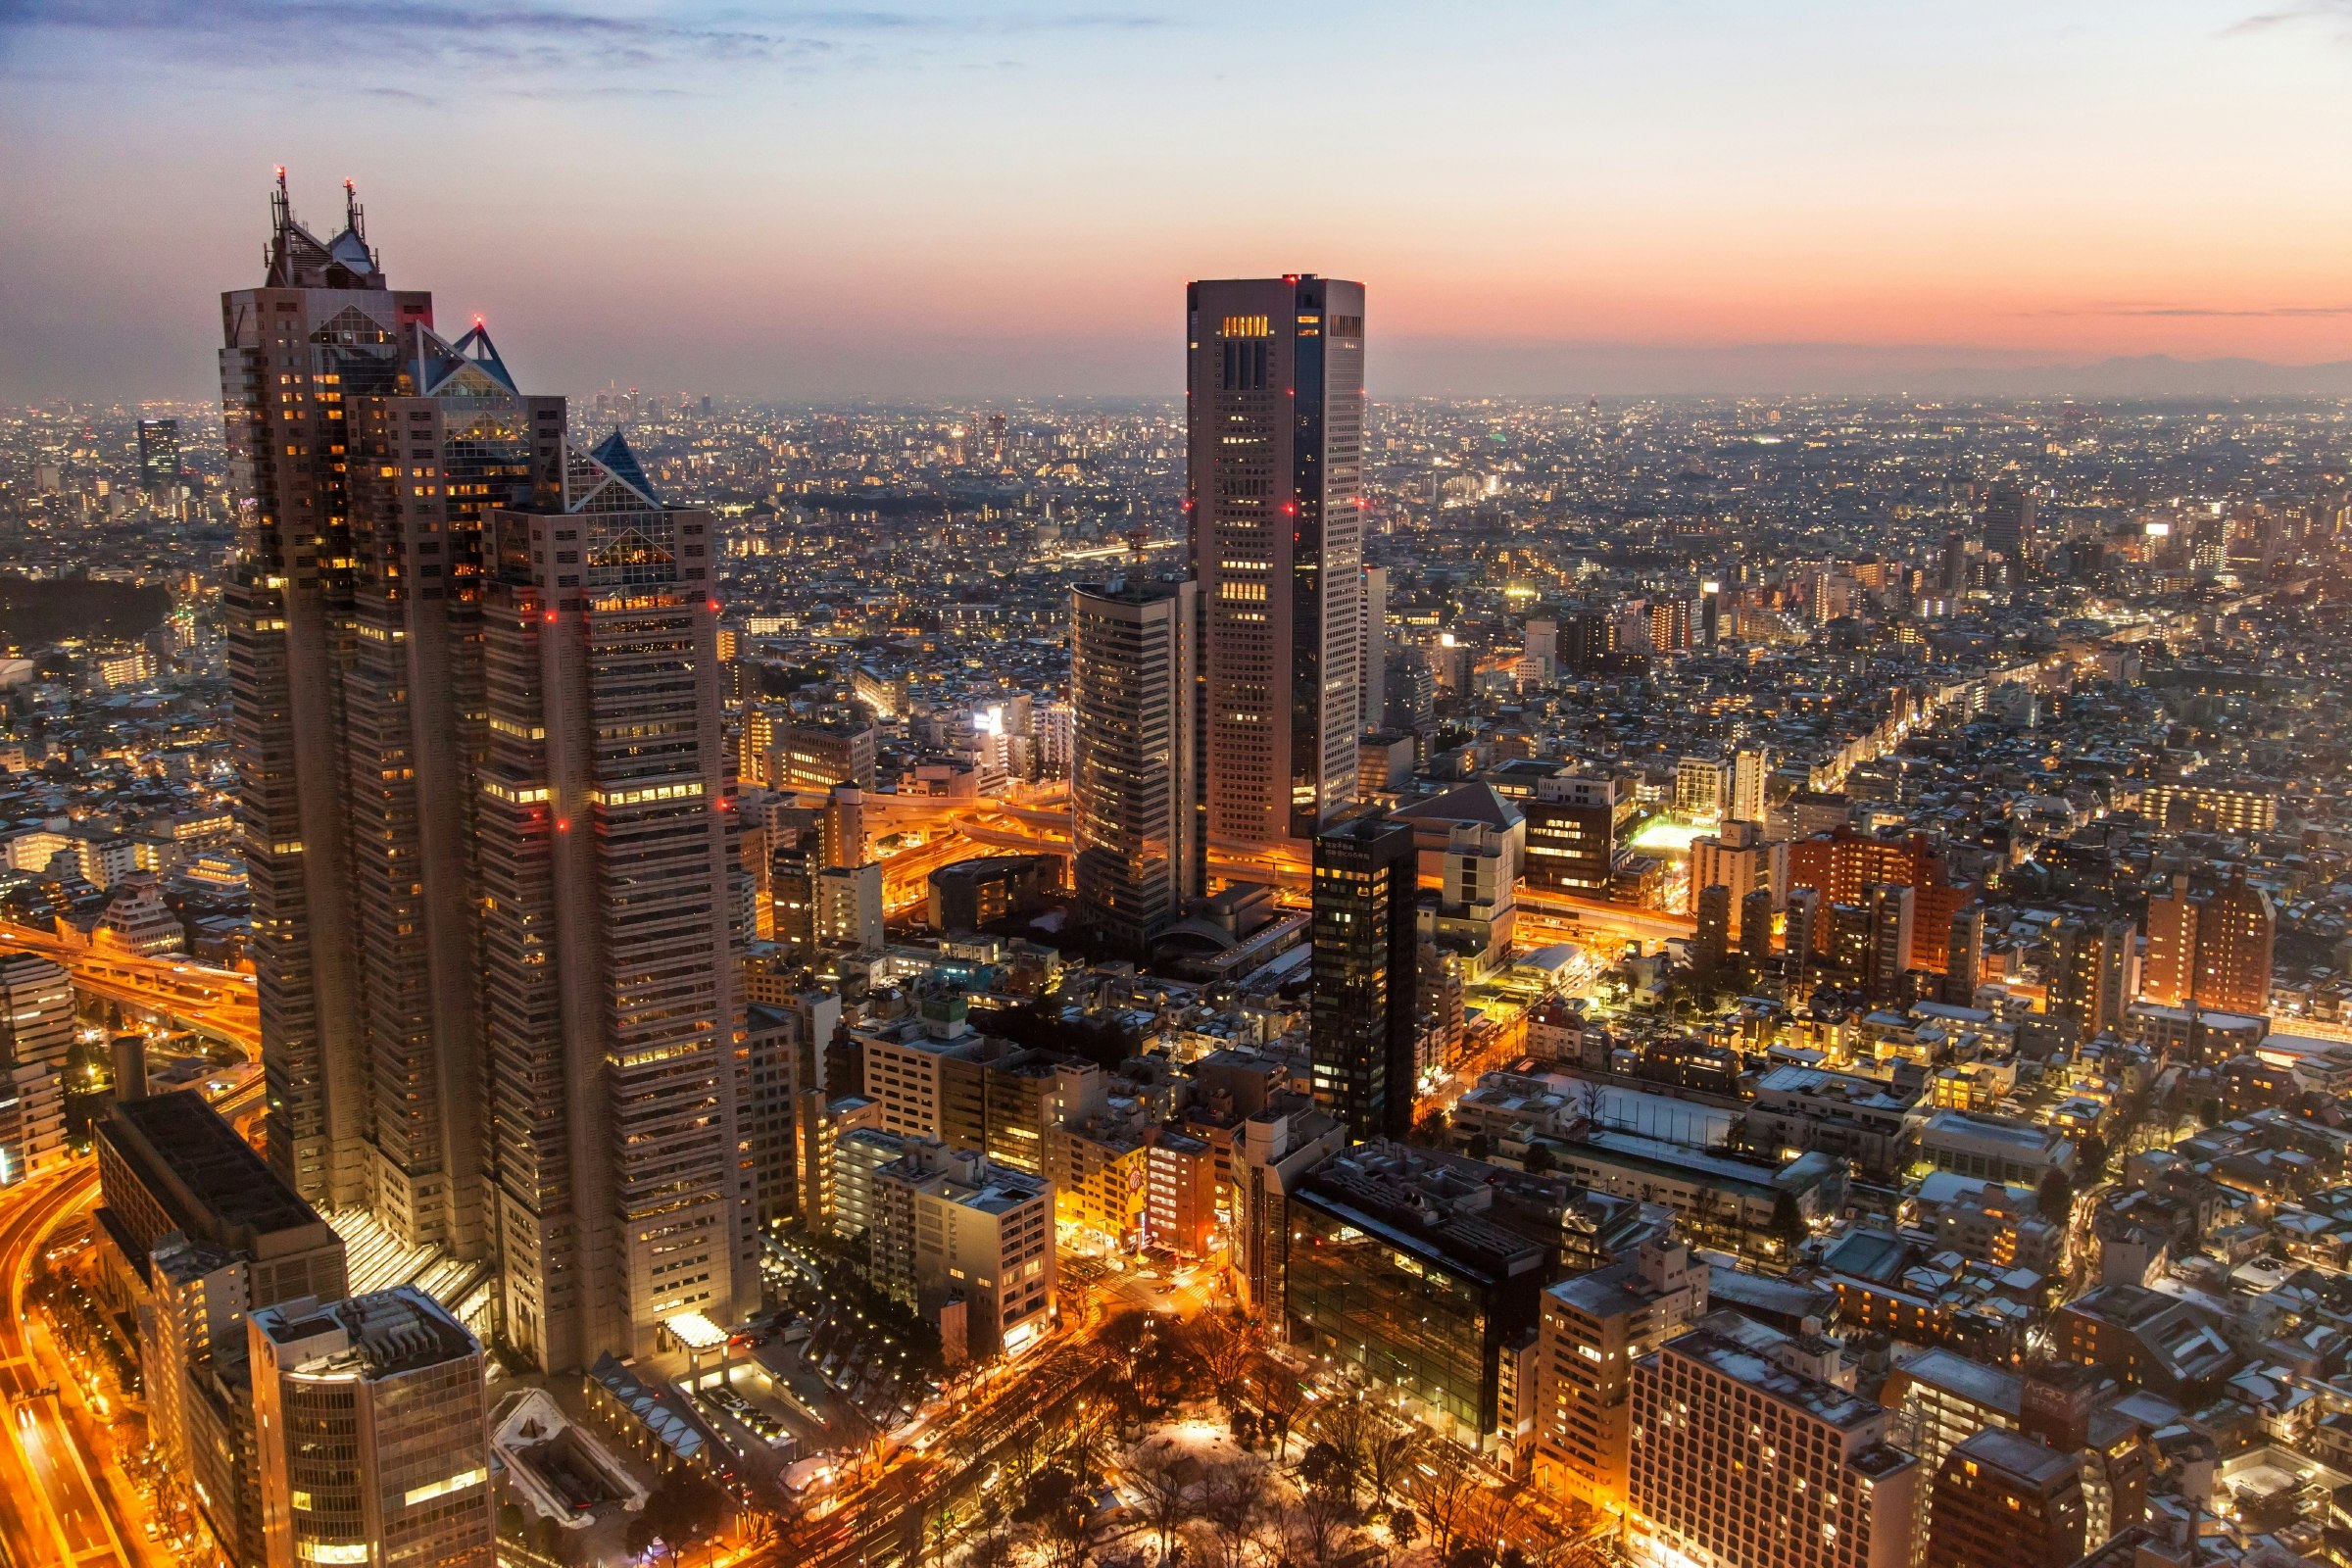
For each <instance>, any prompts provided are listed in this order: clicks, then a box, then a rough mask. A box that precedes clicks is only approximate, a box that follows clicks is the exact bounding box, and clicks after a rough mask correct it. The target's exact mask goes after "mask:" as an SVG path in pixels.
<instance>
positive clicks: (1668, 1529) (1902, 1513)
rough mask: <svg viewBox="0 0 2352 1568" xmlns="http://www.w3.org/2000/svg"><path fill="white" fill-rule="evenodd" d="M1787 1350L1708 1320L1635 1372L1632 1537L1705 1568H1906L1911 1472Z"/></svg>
mask: <svg viewBox="0 0 2352 1568" xmlns="http://www.w3.org/2000/svg"><path fill="white" fill-rule="evenodd" d="M1796 1348H1797V1347H1796V1346H1795V1344H1794V1342H1791V1341H1789V1338H1788V1337H1787V1336H1785V1335H1782V1334H1779V1333H1777V1332H1776V1331H1774V1330H1772V1329H1768V1328H1765V1327H1764V1326H1763V1325H1761V1324H1758V1323H1754V1322H1751V1321H1749V1320H1748V1319H1746V1318H1742V1317H1740V1315H1739V1314H1738V1313H1735V1312H1715V1313H1711V1314H1709V1315H1708V1316H1707V1317H1705V1318H1703V1319H1701V1320H1700V1323H1699V1325H1698V1327H1696V1328H1694V1329H1692V1330H1691V1332H1690V1333H1688V1334H1684V1335H1682V1336H1680V1337H1678V1338H1676V1339H1674V1340H1671V1341H1669V1342H1668V1343H1667V1344H1666V1345H1665V1346H1664V1348H1661V1349H1659V1350H1658V1351H1657V1352H1656V1353H1655V1354H1652V1355H1648V1356H1645V1357H1643V1358H1642V1360H1640V1361H1639V1362H1637V1363H1636V1364H1635V1368H1634V1388H1633V1405H1634V1416H1633V1439H1632V1461H1631V1466H1630V1481H1629V1487H1628V1492H1629V1495H1630V1496H1631V1498H1632V1505H1633V1514H1634V1517H1635V1521H1636V1525H1635V1528H1636V1529H1637V1530H1640V1531H1642V1532H1643V1533H1645V1534H1647V1535H1649V1536H1650V1537H1652V1538H1653V1539H1654V1540H1655V1542H1656V1543H1657V1544H1659V1545H1661V1546H1663V1547H1666V1548H1668V1549H1671V1550H1674V1551H1678V1552H1680V1553H1682V1554H1683V1555H1684V1556H1686V1557H1689V1558H1691V1560H1692V1561H1694V1562H1697V1563H1699V1564H1702V1565H1704V1568H1749V1565H1752V1564H1758V1563H1772V1564H1775V1565H1781V1568H1909V1565H1910V1560H1911V1547H1912V1534H1911V1531H1912V1524H1913V1520H1914V1516H1915V1510H1916V1493H1917V1489H1918V1486H1919V1465H1918V1461H1917V1460H1916V1459H1914V1458H1913V1457H1912V1455H1910V1454H1908V1453H1905V1452H1904V1451H1903V1450H1902V1449H1900V1448H1896V1447H1894V1446H1891V1445H1889V1444H1888V1443H1887V1441H1886V1437H1887V1424H1888V1421H1889V1415H1888V1412H1887V1410H1886V1409H1885V1408H1884V1407H1882V1406H1880V1405H1877V1404H1874V1403H1872V1402H1871V1401H1870V1400H1868V1399H1865V1398H1862V1397H1858V1396H1856V1395H1853V1394H1850V1393H1848V1392H1846V1391H1845V1390H1843V1389H1841V1388H1838V1386H1837V1385H1835V1384H1833V1383H1829V1382H1825V1381H1823V1380H1822V1379H1821V1378H1819V1377H1816V1376H1812V1375H1809V1374H1808V1373H1807V1372H1805V1371H1802V1370H1792V1369H1791V1367H1790V1365H1789V1363H1790V1361H1791V1360H1793V1359H1794V1358H1795V1356H1794V1354H1793V1352H1794V1351H1795V1350H1796Z"/></svg>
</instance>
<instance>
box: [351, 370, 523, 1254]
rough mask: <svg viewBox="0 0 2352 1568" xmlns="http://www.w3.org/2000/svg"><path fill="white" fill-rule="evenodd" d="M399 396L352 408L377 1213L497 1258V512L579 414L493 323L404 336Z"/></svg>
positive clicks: (354, 850)
mask: <svg viewBox="0 0 2352 1568" xmlns="http://www.w3.org/2000/svg"><path fill="white" fill-rule="evenodd" d="M397 347H398V350H399V356H400V358H399V362H398V364H399V372H400V378H399V381H398V384H397V387H396V389H395V390H394V391H393V392H392V393H390V394H387V395H382V396H370V397H361V398H354V399H352V400H351V401H350V402H349V403H348V404H347V405H346V408H345V414H344V420H343V424H344V428H345V430H346V432H347V440H348V444H349V446H350V454H349V460H350V465H351V469H352V478H351V486H350V506H351V510H350V522H349V534H348V536H349V540H350V546H349V557H350V563H349V578H348V583H349V590H350V597H349V600H348V613H349V616H350V626H351V629H352V631H353V633H354V634H355V636H354V640H353V643H352V648H351V653H350V656H349V658H348V660H347V661H346V662H345V663H344V664H343V667H342V670H341V676H342V685H343V733H342V737H341V739H342V745H343V751H344V758H345V764H346V766H347V767H348V769H349V782H348V784H347V786H346V794H345V799H346V802H347V809H348V812H349V822H350V827H351V834H350V839H349V854H350V862H349V876H350V881H349V884H348V886H349V892H350V897H351V901H352V908H351V913H350V923H351V928H352V929H353V931H354V932H355V933H356V935H357V938H358V941H359V946H360V962H359V973H358V979H359V989H358V995H357V997H356V999H355V1000H356V1003H357V1010H358V1014H359V1025H360V1029H361V1036H362V1045H363V1047H364V1049H365V1050H366V1052H367V1057H368V1120H367V1124H366V1130H365V1133H364V1137H365V1140H366V1143H367V1146H368V1152H369V1155H370V1170H369V1172H368V1202H369V1204H370V1206H372V1207H373V1209H374V1211H375V1214H376V1217H377V1218H378V1219H380V1220H382V1221H383V1222H384V1224H385V1225H387V1226H388V1227H390V1228H391V1230H392V1231H393V1233H394V1234H395V1235H397V1236H399V1237H401V1238H402V1239H403V1240H405V1241H407V1242H408V1243H409V1244H410V1245H412V1246H417V1247H425V1246H442V1247H446V1248H449V1249H451V1250H454V1251H456V1252H458V1253H459V1254H460V1255H462V1256H467V1257H474V1256H479V1255H481V1254H482V1252H483V1251H484V1250H486V1249H487V1247H488V1245H489V1237H488V1234H487V1231H486V1229H485V1227H484V1215H485V1213H486V1211H487V1208H488V1205H487V1204H486V1203H485V1202H484V1194H483V1179H484V1161H485V1151H484V1148H483V1139H484V1136H485V1133H486V1130H487V1123H486V1119H485V1115H484V1107H483V1104H482V1091H481V1085H482V1061H481V1029H480V1023H479V1018H478V1014H477V1007H478V1004H479V1000H480V999H479V990H480V976H479V973H478V963H477V956H476V955H477V952H478V943H479V933H478V931H477V930H476V915H475V907H476V906H475V900H474V875H475V864H476V862H475V854H474V845H475V835H474V813H475V809H476V804H477V802H478V800H479V799H480V792H479V790H478V788H477V775H478V773H479V770H480V766H481V760H482V757H483V753H484V749H485V746H486V744H487V742H488V738H489V737H488V731H487V729H486V728H485V718H484V697H483V686H482V683H483V673H482V658H481V650H482V596H483V582H484V577H485V565H486V563H485V560H484V553H485V548H486V546H485V541H484V538H483V531H482V528H483V515H484V513H485V512H486V511H487V509H489V508H491V507H495V506H522V505H527V504H529V503H530V502H531V501H532V499H533V496H534V493H535V491H536V490H537V488H538V481H540V480H541V479H542V477H543V476H546V475H550V474H552V472H553V470H554V468H555V466H556V463H557V461H558V458H559V454H560V450H561V447H562V444H563V440H564V400H563V399H561V398H546V397H538V398H526V397H524V396H522V395H521V394H520V393H518V392H517V391H516V390H515V380H514V377H513V376H512V375H511V374H510V373H509V372H508V370H507V368H506V365H505V363H504V362H503V361H502V360H501V359H500V358H499V354H498V350H497V349H496V348H495V347H493V346H492V345H491V342H490V337H489V334H488V333H487V332H485V331H484V330H483V329H482V327H481V326H480V325H479V324H478V323H477V324H476V325H475V326H474V327H473V329H472V330H470V331H468V332H467V333H466V334H465V336H463V337H461V338H459V339H458V341H457V342H456V343H454V344H453V343H448V342H445V341H443V340H442V339H441V338H440V337H439V336H437V335H436V334H434V333H433V332H432V331H431V330H430V329H429V328H427V327H424V326H421V325H417V324H414V323H412V324H410V325H408V326H406V327H404V328H403V329H402V337H401V342H400V343H399V344H398V345H397Z"/></svg>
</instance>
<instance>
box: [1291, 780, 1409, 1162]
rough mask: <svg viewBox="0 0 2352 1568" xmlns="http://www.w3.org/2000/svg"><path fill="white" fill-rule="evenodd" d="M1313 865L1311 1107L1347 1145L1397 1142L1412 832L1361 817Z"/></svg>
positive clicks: (1323, 843) (1402, 1113)
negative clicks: (1341, 1130) (1336, 1121)
mask: <svg viewBox="0 0 2352 1568" xmlns="http://www.w3.org/2000/svg"><path fill="white" fill-rule="evenodd" d="M1314 861H1315V866H1314V913H1313V925H1312V938H1313V942H1314V1003H1313V1012H1312V1014H1311V1017H1310V1019H1309V1028H1308V1037H1307V1039H1308V1050H1309V1054H1310V1055H1311V1057H1312V1059H1313V1063H1314V1075H1315V1103H1317V1104H1319V1105H1321V1106H1322V1107H1323V1108H1324V1109H1326V1110H1328V1111H1330V1112H1331V1113H1332V1114H1333V1115H1335V1116H1338V1117H1339V1118H1340V1119H1341V1120H1343V1121H1345V1122H1347V1124H1348V1138H1349V1139H1350V1141H1353V1142H1359V1143H1360V1142H1361V1141H1363V1140H1364V1139H1367V1138H1402V1137H1404V1136H1405V1135H1406V1134H1407V1133H1409V1132H1411V1131H1412V1125H1413V1078H1414V1074H1413V1033H1414V1024H1415V1021H1416V1006H1415V1004H1416V1002H1417V1000H1418V999H1417V997H1416V994H1415V986H1416V984H1417V983H1418V968H1417V965H1416V962H1415V957H1416V955H1415V944H1414V931H1413V924H1414V915H1415V912H1416V908H1417V905H1418V900H1419V890H1420V868H1421V857H1420V851H1419V848H1418V847H1417V846H1416V844H1415V842H1414V838H1413V828H1412V824H1411V823H1409V822H1399V821H1395V820H1392V819H1391V818H1389V817H1386V816H1382V815H1364V816H1359V817H1355V818H1353V819H1352V820H1349V821H1347V822H1342V823H1339V824H1337V825H1335V826H1332V827H1328V828H1325V829H1324V830H1323V831H1322V832H1320V833H1318V834H1317V835H1316V836H1315V841H1314Z"/></svg>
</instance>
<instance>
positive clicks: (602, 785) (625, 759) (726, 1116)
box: [476, 431, 758, 1368]
mask: <svg viewBox="0 0 2352 1568" xmlns="http://www.w3.org/2000/svg"><path fill="white" fill-rule="evenodd" d="M558 474H559V481H560V482H559V486H558V489H557V494H556V496H555V498H554V501H553V504H552V505H550V506H548V507H547V508H545V509H544V510H537V511H531V512H515V511H508V510H505V509H496V510H493V511H492V512H491V513H490V515H489V516H488V517H487V519H486V520H485V528H486V531H487V534H488V541H487V544H486V547H485V552H484V554H485V560H486V563H487V564H488V565H489V570H490V587H489V592H488V600H487V605H486V608H485V612H484V614H483V628H482V642H483V657H484V662H485V665H486V671H487V680H486V682H485V692H486V697H487V708H488V721H487V728H488V732H489V751H488V755H487V757H486V759H485V761H484V764H483V777H482V781H481V788H480V802H479V805H478V806H477V808H476V817H477V822H478V830H479V846H478V852H477V853H478V854H479V857H480V863H481V892H482V911H483V912H482V915H481V922H482V968H483V974H482V996H483V1010H482V1024H483V1046H484V1054H485V1055H486V1057H487V1060H488V1080H489V1092H490V1151H491V1174H492V1180H493V1186H494V1193H493V1198H492V1202H493V1204H494V1206H495V1213H494V1215H493V1216H492V1221H491V1222H492V1223H493V1224H494V1225H495V1227H496V1231H497V1236H498V1245H499V1251H500V1257H501V1261H502V1263H503V1270H502V1274H503V1280H504V1313H503V1327H504V1330H505V1334H506V1337H507V1341H508V1343H509V1344H511V1345H512V1346H514V1347H515V1348H516V1349H517V1350H519V1351H521V1352H522V1353H524V1354H526V1355H528V1356H530V1357H531V1358H532V1359H533V1360H535V1361H537V1362H538V1363H539V1364H540V1365H542V1366H545V1367H549V1368H562V1367H576V1366H583V1365H585V1364H587V1363H588V1362H590V1361H593V1360H594V1359H595V1358H596V1356H597V1354H598V1353H599V1352H601V1351H605V1350H612V1351H614V1352H615V1353H618V1352H621V1351H627V1352H629V1353H634V1354H643V1353H646V1352H648V1351H650V1350H651V1349H652V1348H653V1347H654V1343H655V1335H656V1332H657V1330H658V1329H659V1327H660V1325H661V1324H662V1320H663V1319H665V1318H668V1317H671V1316H674V1315H677V1314H681V1313H687V1312H695V1311H702V1312H707V1313H708V1314H709V1315H710V1316H711V1317H714V1318H716V1319H718V1320H719V1321H722V1322H724V1321H731V1320H732V1319H733V1318H734V1316H735V1315H736V1314H738V1313H739V1312H741V1311H742V1310H744V1309H745V1308H746V1307H747V1306H748V1305H749V1304H750V1302H751V1301H752V1299H754V1297H753V1293H754V1292H755V1291H756V1289H757V1286H758V1279H757V1277H756V1273H755V1270H754V1268H753V1266H752V1264H751V1261H750V1259H749V1257H748V1256H747V1250H748V1248H749V1246H750V1233H751V1225H750V1215H749V1212H748V1209H749V1202H750V1194H749V1192H748V1189H747V1182H748V1177H747V1176H746V1173H745V1172H744V1171H743V1170H742V1169H741V1159H740V1155H739V1152H738V1144H739V1139H738V1116H737V1101H736V1071H735V1068H736V1040H737V1038H738V1035H739V1034H740V1032H741V1030H742V1028H743V1023H744V1017H743V1005H742V999H741V997H740V995H739V987H738V974H737V961H736V954H735V952H734V944H735V941H736V934H737V932H736V925H735V922H734V920H733V919H732V918H731V917H730V912H729V909H728V905H727V894H728V881H729V873H730V869H731V862H732V860H733V858H734V854H735V849H734V845H733V844H732V842H731V835H730V834H729V832H728V827H727V816H728V810H729V809H731V808H732V806H733V805H734V802H733V800H732V799H731V798H729V797H728V796H727V794H726V791H727V787H728V786H727V759H726V737H725V730H724V726H723V725H722V723H721V720H720V714H719V691H718V669H717V657H716V654H717V646H716V645H717V620H718V608H719V607H718V602H717V601H716V600H714V599H712V598H711V597H710V594H711V560H712V554H713V552H712V547H713V546H714V545H715V543H716V539H715V537H714V530H713V529H712V526H711V520H710V518H709V516H708V515H706V514H703V513H696V512H673V511H671V510H670V509H668V508H667V507H664V506H663V505H662V502H661V500H660V499H659V498H658V497H657V496H656V495H655V493H654V489H653V486H652V484H651V483H650V482H649V481H648V480H647V478H646V476H645V473H644V471H643V470H642V469H641V468H640V467H639V466H638V465H637V460H636V458H635V457H634V456H633V455H632V454H631V453H630V451H629V449H628V446H627V444H626V443H625V442H623V441H622V440H621V438H620V435H619V433H618V432H617V431H615V432H614V433H613V435H612V436H610V437H608V438H607V439H606V440H605V441H604V442H603V443H602V444H601V445H599V446H598V447H596V448H595V450H593V451H589V450H587V449H585V448H582V447H579V446H575V445H572V444H570V443H568V442H567V443H566V444H565V446H564V453H563V461H562V464H561V465H560V467H559V470H558Z"/></svg>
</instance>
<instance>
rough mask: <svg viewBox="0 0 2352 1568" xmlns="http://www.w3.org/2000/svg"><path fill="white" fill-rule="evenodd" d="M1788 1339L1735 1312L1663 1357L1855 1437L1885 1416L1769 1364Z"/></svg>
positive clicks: (1714, 1317)
mask: <svg viewBox="0 0 2352 1568" xmlns="http://www.w3.org/2000/svg"><path fill="white" fill-rule="evenodd" d="M1786 1338H1787V1336H1785V1335H1781V1334H1779V1333H1777V1332H1776V1331H1775V1330H1773V1329H1770V1328H1767V1327H1765V1326H1764V1325H1763V1324H1761V1323H1756V1322H1753V1321H1751V1320H1749V1319H1746V1318H1742V1317H1740V1314H1739V1313H1737V1312H1714V1313H1710V1314H1709V1315H1708V1316H1707V1317H1706V1318H1704V1319H1703V1320H1702V1323H1701V1326H1700V1327H1698V1328H1695V1329H1692V1330H1691V1332H1690V1333H1688V1334H1683V1335H1679V1336H1677V1337H1676V1338H1675V1339H1672V1340H1670V1341H1668V1342H1667V1345H1666V1349H1665V1351H1664V1352H1663V1353H1665V1354H1671V1355H1677V1356H1680V1357H1682V1358H1683V1359H1685V1360H1689V1361H1695V1362H1697V1363H1699V1364H1700V1365H1702V1366H1705V1367H1708V1368H1710V1369H1711V1370H1713V1371H1714V1372H1716V1373H1718V1374H1720V1375H1721V1376H1723V1377H1726V1378H1729V1379H1731V1380H1732V1381H1733V1382H1735V1383H1739V1384H1742V1385H1744V1386H1745V1387H1747V1388H1750V1389H1753V1390H1755V1391H1756V1392H1757V1393H1759V1394H1763V1395H1768V1396H1770V1397H1773V1398H1775V1399H1778V1400H1780V1401H1781V1402H1782V1403H1784V1404H1788V1405H1792V1406H1794V1407H1795V1408H1797V1409H1800V1410H1803V1411H1804V1412H1805V1413H1806V1414H1807V1415H1810V1416H1812V1417H1813V1418H1814V1419H1815V1420H1818V1421H1820V1422H1822V1423H1823V1424H1825V1425H1827V1426H1831V1427H1835V1428H1837V1429H1838V1431H1840V1432H1847V1431H1853V1430H1855V1429H1857V1428H1860V1427H1862V1426H1864V1425H1867V1424H1868V1423H1869V1422H1871V1421H1874V1420H1877V1419H1880V1418H1882V1417H1884V1416H1885V1415H1886V1413H1887V1412H1886V1410H1885V1409H1884V1407H1882V1406H1880V1405H1878V1404H1876V1403H1874V1402H1872V1401H1871V1400H1869V1399H1865V1398H1863V1397H1861V1396H1860V1395H1855V1394H1848V1393H1846V1392H1845V1390H1843V1389H1841V1388H1838V1386H1837V1385H1836V1384H1834V1383H1824V1382H1822V1381H1821V1380H1820V1379H1818V1378H1809V1377H1806V1376H1805V1375H1804V1374H1803V1373H1801V1372H1792V1371H1790V1370H1789V1369H1788V1368H1787V1367H1784V1366H1782V1365H1781V1364H1779V1363H1778V1362H1777V1361H1775V1360H1773V1359H1772V1357H1771V1353H1770V1352H1771V1350H1772V1348H1773V1347H1774V1346H1775V1345H1776V1344H1778V1343H1781V1342H1784V1341H1785V1340H1786Z"/></svg>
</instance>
